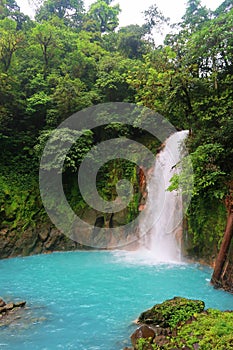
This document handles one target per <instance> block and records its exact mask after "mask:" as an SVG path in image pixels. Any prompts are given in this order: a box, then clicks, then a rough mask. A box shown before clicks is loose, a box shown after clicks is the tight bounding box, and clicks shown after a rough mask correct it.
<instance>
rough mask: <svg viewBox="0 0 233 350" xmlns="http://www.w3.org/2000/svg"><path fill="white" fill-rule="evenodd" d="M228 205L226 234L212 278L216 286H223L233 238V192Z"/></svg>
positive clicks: (228, 198) (228, 199) (227, 200)
mask: <svg viewBox="0 0 233 350" xmlns="http://www.w3.org/2000/svg"><path fill="white" fill-rule="evenodd" d="M226 205H227V209H228V217H227V225H226V230H225V234H224V237H223V241H222V245H221V248H220V251H219V254H218V257H217V260H216V263H215V268H214V272H213V275H212V278H211V283H212V284H213V285H214V286H215V287H222V279H223V277H224V276H223V275H224V271H225V264H226V263H227V257H228V253H229V250H230V246H231V241H232V238H233V196H232V194H231V195H230V196H228V197H227V199H226Z"/></svg>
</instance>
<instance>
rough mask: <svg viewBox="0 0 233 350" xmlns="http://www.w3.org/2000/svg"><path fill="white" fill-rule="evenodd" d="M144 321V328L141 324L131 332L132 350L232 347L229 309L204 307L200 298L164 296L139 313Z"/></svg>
mask: <svg viewBox="0 0 233 350" xmlns="http://www.w3.org/2000/svg"><path fill="white" fill-rule="evenodd" d="M145 321H147V322H146V323H147V326H146V327H147V328H146V327H145V326H141V327H139V329H137V330H136V332H135V333H134V334H133V335H132V336H131V340H132V344H133V349H134V350H181V349H185V350H229V349H232V348H233V312H232V311H224V312H222V311H219V310H214V309H207V310H204V303H203V302H202V301H200V300H189V299H185V298H180V297H176V298H174V299H171V300H167V301H165V302H164V303H162V304H157V305H155V306H154V307H153V308H152V309H150V310H148V311H145V312H144V313H142V315H141V316H140V317H139V322H140V323H141V322H145ZM164 321H165V323H164ZM148 325H149V328H148ZM140 328H141V332H140ZM165 330H166V331H165ZM128 349H129V348H128Z"/></svg>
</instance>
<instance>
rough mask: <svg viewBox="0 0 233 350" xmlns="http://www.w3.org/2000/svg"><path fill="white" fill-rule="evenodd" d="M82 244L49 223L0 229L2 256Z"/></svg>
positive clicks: (63, 249)
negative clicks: (21, 227) (22, 227)
mask: <svg viewBox="0 0 233 350" xmlns="http://www.w3.org/2000/svg"><path fill="white" fill-rule="evenodd" d="M77 248H80V246H79V245H78V244H77V243H76V242H74V241H73V240H71V239H69V238H68V237H66V236H65V235H63V234H62V233H61V232H60V231H59V230H57V229H55V228H54V227H53V226H51V225H49V224H39V225H38V226H37V227H36V228H28V229H26V230H23V229H20V228H19V229H17V230H15V229H12V230H11V229H8V228H6V227H5V228H3V229H1V230H0V258H1V259H3V258H8V257H14V256H26V255H32V254H40V253H50V252H52V251H66V250H74V249H77Z"/></svg>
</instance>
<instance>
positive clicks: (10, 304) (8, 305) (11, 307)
mask: <svg viewBox="0 0 233 350" xmlns="http://www.w3.org/2000/svg"><path fill="white" fill-rule="evenodd" d="M5 309H6V311H9V310H12V309H14V303H9V304H6V306H5Z"/></svg>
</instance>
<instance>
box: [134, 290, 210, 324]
mask: <svg viewBox="0 0 233 350" xmlns="http://www.w3.org/2000/svg"><path fill="white" fill-rule="evenodd" d="M204 308H205V303H204V302H203V301H201V300H191V299H186V298H181V297H175V298H173V299H171V300H166V301H164V302H163V303H162V304H157V305H155V306H153V307H152V308H151V309H150V310H147V311H145V312H143V313H142V314H141V315H140V316H139V322H141V323H147V324H153V325H159V326H161V327H164V328H166V327H169V328H171V329H173V328H175V327H177V325H178V324H179V323H181V322H185V321H186V320H188V319H189V318H190V317H191V316H193V315H196V314H197V313H199V312H202V311H203V310H204Z"/></svg>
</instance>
